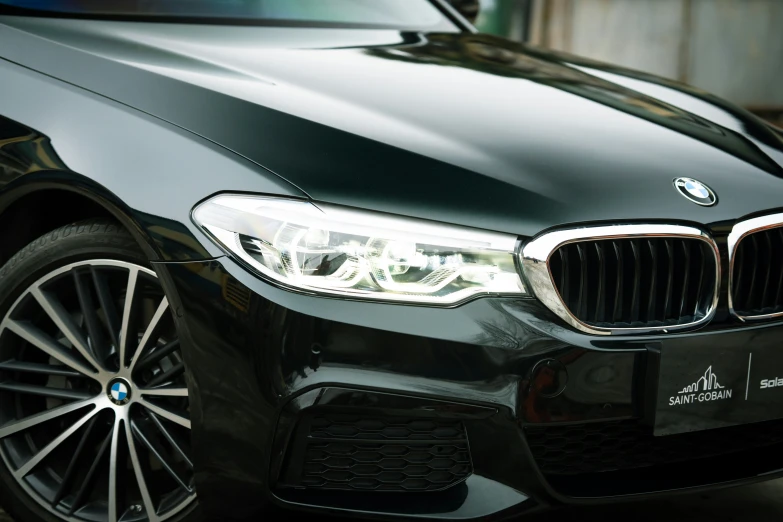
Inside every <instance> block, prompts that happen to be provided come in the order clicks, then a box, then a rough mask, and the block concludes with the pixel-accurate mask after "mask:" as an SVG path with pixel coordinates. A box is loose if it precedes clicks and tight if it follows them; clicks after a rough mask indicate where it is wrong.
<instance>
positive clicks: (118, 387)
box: [107, 379, 130, 405]
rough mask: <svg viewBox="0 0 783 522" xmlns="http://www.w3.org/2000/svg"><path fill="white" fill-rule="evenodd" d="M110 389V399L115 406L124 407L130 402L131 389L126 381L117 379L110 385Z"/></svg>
mask: <svg viewBox="0 0 783 522" xmlns="http://www.w3.org/2000/svg"><path fill="white" fill-rule="evenodd" d="M108 388H109V389H108V390H107V391H108V395H109V399H111V401H112V402H113V403H114V404H117V405H122V404H127V403H128V401H130V387H129V386H128V384H127V383H126V382H125V381H124V380H122V379H115V380H113V381H112V382H110V383H109V386H108Z"/></svg>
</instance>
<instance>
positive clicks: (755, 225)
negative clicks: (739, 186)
mask: <svg viewBox="0 0 783 522" xmlns="http://www.w3.org/2000/svg"><path fill="white" fill-rule="evenodd" d="M779 227H783V214H770V215H768V216H761V217H757V218H753V219H748V220H746V221H740V222H739V223H737V224H735V225H734V227H733V228H732V229H731V233H730V234H729V237H728V239H727V244H728V249H729V311H730V312H731V314H732V315H733V316H734V317H736V318H737V319H739V320H740V321H763V320H764V319H772V318H775V317H781V316H783V312H779V313H776V314H764V315H740V314H738V313H737V311H736V310H734V299H733V298H732V291H733V290H734V280H733V278H734V254H735V253H736V251H737V245H739V243H740V241H742V240H743V239H744V238H745V237H747V236H749V235H751V234H755V233H756V232H762V231H764V230H769V229H771V228H779Z"/></svg>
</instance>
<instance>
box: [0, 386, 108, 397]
mask: <svg viewBox="0 0 783 522" xmlns="http://www.w3.org/2000/svg"><path fill="white" fill-rule="evenodd" d="M0 390H4V391H11V392H16V393H26V394H29V395H40V396H42V397H54V398H56V399H64V400H75V401H83V400H87V399H90V398H92V397H94V395H92V394H91V393H89V392H86V391H83V390H73V389H70V388H49V387H47V386H37V385H35V384H21V383H17V382H0Z"/></svg>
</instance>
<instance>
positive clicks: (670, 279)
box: [663, 239, 674, 320]
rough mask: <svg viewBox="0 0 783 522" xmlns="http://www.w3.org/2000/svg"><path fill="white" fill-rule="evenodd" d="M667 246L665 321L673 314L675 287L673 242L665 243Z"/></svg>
mask: <svg viewBox="0 0 783 522" xmlns="http://www.w3.org/2000/svg"><path fill="white" fill-rule="evenodd" d="M664 245H665V246H666V259H667V263H668V266H667V270H666V273H667V279H666V295H665V297H664V300H663V320H666V318H667V317H671V313H672V287H673V286H674V250H673V247H672V240H671V239H667V240H666V241H664Z"/></svg>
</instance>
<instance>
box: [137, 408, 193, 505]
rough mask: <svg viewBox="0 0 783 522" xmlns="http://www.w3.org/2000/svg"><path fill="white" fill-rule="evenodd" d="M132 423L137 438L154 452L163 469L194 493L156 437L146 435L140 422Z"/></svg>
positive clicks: (181, 485)
mask: <svg viewBox="0 0 783 522" xmlns="http://www.w3.org/2000/svg"><path fill="white" fill-rule="evenodd" d="M130 424H131V430H132V431H133V434H134V435H135V436H136V439H138V440H139V442H141V443H142V444H144V445H145V446H146V447H147V449H148V450H150V451H151V452H152V454H153V455H155V457H156V458H157V459H158V461H159V462H160V464H161V466H163V469H165V470H166V472H167V473H168V474H169V475H170V476H171V478H172V479H174V482H176V483H177V484H179V487H181V488H182V489H184V490H185V491H187V492H188V493H192V492H193V490H192V489H191V488H190V486H188V485H187V484H185V482H183V480H182V479H181V478H180V477H179V475H177V472H176V471H174V468H172V467H171V465H169V463H168V459H167V458H166V457H165V455H164V451H163V448H162V447H161V446H160V444H158V443H157V442H156V441H155V440H154V439H151V438H149V437H147V435H145V433H144V431H143V430H142V429H141V428H140V427H139V424H138V423H136V422H134V421H130Z"/></svg>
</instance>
